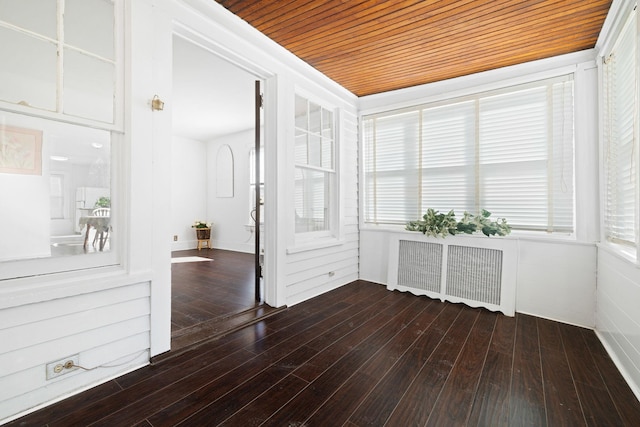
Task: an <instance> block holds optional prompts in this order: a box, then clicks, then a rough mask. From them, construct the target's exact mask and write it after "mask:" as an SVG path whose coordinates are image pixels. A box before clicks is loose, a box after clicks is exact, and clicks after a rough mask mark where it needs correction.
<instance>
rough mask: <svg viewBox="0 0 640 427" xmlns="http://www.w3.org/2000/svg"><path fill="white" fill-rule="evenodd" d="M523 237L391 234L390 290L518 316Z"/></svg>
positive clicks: (388, 282)
mask: <svg viewBox="0 0 640 427" xmlns="http://www.w3.org/2000/svg"><path fill="white" fill-rule="evenodd" d="M517 269H518V240H517V239H511V238H500V237H497V238H496V237H485V236H448V237H446V238H435V237H427V236H424V235H423V234H421V233H410V232H406V233H394V234H390V236H389V273H388V281H387V289H389V290H398V291H403V292H407V291H408V292H411V293H413V294H415V295H426V296H428V297H430V298H436V299H440V300H441V301H450V302H456V303H464V304H467V305H469V306H471V307H484V308H487V309H488V310H491V311H500V312H502V313H504V314H505V315H507V316H514V315H515V301H516V280H517Z"/></svg>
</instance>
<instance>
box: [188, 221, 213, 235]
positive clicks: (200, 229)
mask: <svg viewBox="0 0 640 427" xmlns="http://www.w3.org/2000/svg"><path fill="white" fill-rule="evenodd" d="M211 225H212V224H211V223H210V222H206V221H200V220H196V221H194V223H193V224H192V225H191V228H195V229H196V238H197V239H198V240H209V239H210V238H211Z"/></svg>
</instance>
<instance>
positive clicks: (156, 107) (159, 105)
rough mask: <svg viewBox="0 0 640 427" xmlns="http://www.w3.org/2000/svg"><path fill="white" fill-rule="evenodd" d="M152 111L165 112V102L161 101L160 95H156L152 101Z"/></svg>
mask: <svg viewBox="0 0 640 427" xmlns="http://www.w3.org/2000/svg"><path fill="white" fill-rule="evenodd" d="M151 109H152V110H153V111H162V110H164V102H162V101H160V98H159V97H158V95H154V96H153V99H152V100H151Z"/></svg>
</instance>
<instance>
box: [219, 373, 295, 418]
mask: <svg viewBox="0 0 640 427" xmlns="http://www.w3.org/2000/svg"><path fill="white" fill-rule="evenodd" d="M307 385H308V383H307V382H306V381H304V380H302V379H300V378H298V377H297V376H295V375H289V376H287V377H285V378H284V379H283V380H282V381H280V382H279V383H277V384H274V385H273V386H272V387H270V388H269V389H268V390H267V391H265V392H264V393H263V394H261V395H260V396H258V398H257V399H254V401H253V402H251V404H250V405H247V406H245V407H244V408H243V409H242V410H240V411H238V412H236V413H235V414H234V415H233V416H232V417H230V418H228V419H227V420H225V421H224V422H222V423H221V424H220V426H225V427H247V426H259V425H261V424H262V423H263V422H265V421H266V420H267V419H268V418H269V417H270V416H271V415H272V414H273V412H274V408H275V410H277V409H279V408H281V407H282V405H284V404H286V403H287V402H289V401H290V400H291V399H292V398H293V397H294V396H296V395H297V394H298V393H299V392H300V391H301V390H302V389H304V388H305V387H306V386H307Z"/></svg>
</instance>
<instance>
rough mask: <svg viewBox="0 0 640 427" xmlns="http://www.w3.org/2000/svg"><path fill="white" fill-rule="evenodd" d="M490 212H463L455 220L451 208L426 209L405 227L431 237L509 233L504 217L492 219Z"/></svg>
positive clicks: (504, 234)
mask: <svg viewBox="0 0 640 427" xmlns="http://www.w3.org/2000/svg"><path fill="white" fill-rule="evenodd" d="M490 216H491V212H489V211H487V210H485V209H483V210H482V213H481V214H480V215H473V214H470V213H469V212H465V213H464V214H463V216H462V219H461V220H460V221H457V220H456V217H455V213H454V212H453V209H452V210H450V211H449V212H448V213H446V214H443V213H440V212H438V211H436V210H434V209H431V208H429V209H427V213H425V214H424V215H423V216H422V219H419V220H417V221H410V222H408V223H407V225H406V227H405V229H406V230H408V231H420V232H422V234H425V235H427V236H433V237H446V236H448V235H456V234H459V233H464V234H473V233H475V232H478V231H481V232H482V234H484V235H485V236H487V237H490V236H496V235H497V236H506V235H508V234H509V233H511V227H510V226H509V224H508V223H507V220H506V219H504V218H498V219H497V220H495V221H493V220H491V219H490V218H489V217H490Z"/></svg>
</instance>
